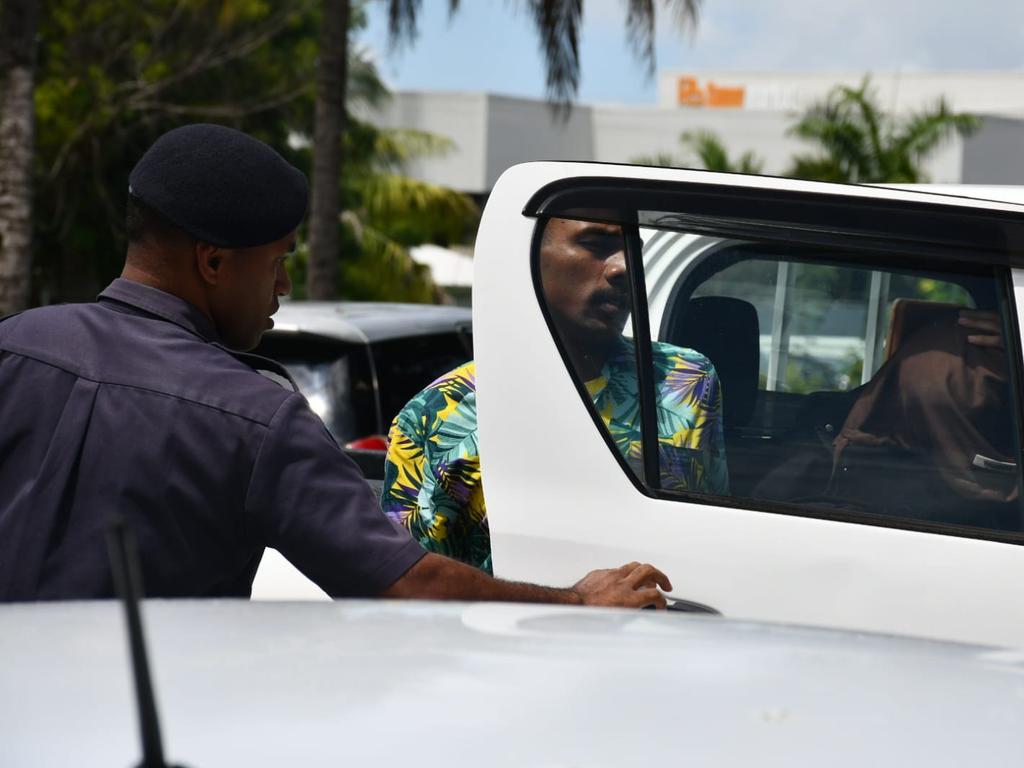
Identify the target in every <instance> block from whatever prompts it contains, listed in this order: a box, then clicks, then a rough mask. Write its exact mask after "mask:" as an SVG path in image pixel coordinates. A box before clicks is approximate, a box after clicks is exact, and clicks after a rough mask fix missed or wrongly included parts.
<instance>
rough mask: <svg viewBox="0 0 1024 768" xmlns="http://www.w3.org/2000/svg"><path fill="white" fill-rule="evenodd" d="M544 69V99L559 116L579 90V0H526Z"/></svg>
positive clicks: (564, 113) (580, 4)
mask: <svg viewBox="0 0 1024 768" xmlns="http://www.w3.org/2000/svg"><path fill="white" fill-rule="evenodd" d="M528 7H529V10H530V16H531V18H532V19H533V23H534V27H535V28H536V30H537V35H538V37H539V39H540V50H541V53H542V54H543V56H544V64H545V67H546V70H547V77H546V81H547V82H546V85H547V92H548V98H549V99H550V100H551V101H552V102H553V103H554V104H555V107H556V109H557V110H558V111H559V112H560V113H561V114H562V115H563V116H565V115H567V114H568V108H569V104H570V103H571V102H572V99H573V97H575V95H576V92H577V91H578V90H579V84H580V50H579V34H580V26H581V24H582V22H583V0H529V2H528Z"/></svg>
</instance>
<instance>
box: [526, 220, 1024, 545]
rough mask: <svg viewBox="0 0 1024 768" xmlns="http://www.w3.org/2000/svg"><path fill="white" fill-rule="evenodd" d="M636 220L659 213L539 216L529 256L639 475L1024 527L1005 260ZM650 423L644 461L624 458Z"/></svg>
mask: <svg viewBox="0 0 1024 768" xmlns="http://www.w3.org/2000/svg"><path fill="white" fill-rule="evenodd" d="M587 218H588V219H592V218H593V219H600V212H599V211H591V212H588V214H587ZM611 218H612V217H609V219H611ZM616 220H617V221H620V222H621V221H628V218H627V217H623V216H619V217H618V218H617V219H616ZM634 220H639V221H640V222H644V223H652V222H653V223H657V224H658V225H659V227H658V228H654V227H650V226H643V227H640V228H637V227H636V225H631V224H628V223H626V224H604V225H596V224H593V223H588V222H584V221H568V220H560V219H551V220H549V221H547V222H545V221H544V220H541V222H540V224H539V226H544V227H545V232H544V233H543V236H542V237H541V238H539V240H538V242H539V243H540V246H539V248H538V252H537V253H536V254H535V259H536V269H537V274H538V277H539V278H540V279H539V283H540V288H541V294H542V300H543V301H544V303H545V306H546V308H547V311H548V315H549V318H550V321H551V326H552V330H553V331H554V333H555V335H556V337H558V339H559V341H560V345H561V347H562V350H563V356H564V358H565V360H566V362H567V365H568V367H569V368H570V370H571V371H572V373H573V375H574V378H575V379H576V381H577V384H578V385H579V389H580V391H581V394H582V395H583V396H584V397H583V399H584V404H585V405H586V406H587V407H589V408H590V409H591V412H592V413H593V414H594V416H595V423H597V425H598V428H599V429H601V430H602V431H603V432H604V434H605V435H606V436H607V437H608V438H609V440H608V442H609V443H610V445H611V446H612V448H613V450H614V451H615V452H616V453H617V454H619V455H620V456H621V457H622V458H623V459H624V463H625V464H626V465H627V467H628V470H629V471H630V472H631V474H632V475H633V476H634V477H635V478H637V479H638V481H640V482H645V478H647V481H649V479H650V478H651V477H652V476H653V477H656V478H657V479H658V480H657V481H656V482H654V483H651V482H648V485H651V486H653V487H655V488H657V487H658V485H659V483H660V489H661V491H664V492H668V493H667V496H668V497H670V498H671V497H678V498H681V499H690V500H692V499H699V498H700V495H702V494H705V495H714V496H723V495H727V496H730V497H733V498H734V499H735V500H736V503H739V504H741V505H742V506H746V507H751V508H755V509H764V510H769V511H783V512H785V511H789V512H794V513H797V514H807V515H820V516H824V517H831V518H837V519H852V520H857V521H864V522H874V523H876V524H882V525H885V524H892V525H898V526H901V527H905V526H907V525H921V524H926V525H927V526H929V530H934V531H937V532H956V530H957V528H955V527H959V528H960V529H962V530H963V531H964V532H965V533H966V534H967V535H980V534H977V533H970V532H969V531H968V529H970V531H981V530H990V531H999V532H1014V533H1016V532H1021V531H1024V525H1022V508H1021V502H1020V493H1019V490H1020V482H1021V472H1020V466H1019V458H1020V443H1019V432H1018V424H1019V417H1018V414H1017V407H1016V400H1015V397H1014V396H1013V389H1012V387H1011V379H1013V380H1015V379H1014V377H1015V376H1016V375H1017V374H1016V371H1015V370H1014V368H1013V365H1012V358H1011V356H1010V354H1009V352H1008V347H1009V346H1010V345H1009V344H1008V338H1009V330H1008V329H1010V328H1011V327H1012V326H1011V324H1010V322H1011V321H1010V314H1009V310H1008V307H1007V304H1006V299H1005V294H1004V290H1003V284H1002V281H1003V280H1005V275H1004V274H1003V273H1002V272H999V271H997V270H995V269H992V268H983V267H980V266H970V267H966V266H964V267H955V266H948V265H949V262H945V263H946V264H947V266H944V267H942V269H941V271H939V270H937V269H935V268H934V264H935V263H936V262H932V261H926V260H923V259H914V260H908V259H906V258H905V257H901V256H900V254H899V253H888V252H885V251H884V250H877V251H868V250H866V249H864V248H859V249H858V250H857V251H845V250H844V249H843V247H842V246H843V242H842V240H841V239H840V240H838V241H837V242H836V244H835V245H834V246H830V247H821V246H817V245H815V246H810V245H807V244H806V243H793V244H786V243H784V242H781V241H780V238H779V236H778V233H777V232H773V233H771V234H772V238H771V240H770V241H768V240H765V241H758V240H752V239H750V236H751V229H752V228H751V227H749V226H746V227H744V229H743V235H744V237H743V238H730V237H727V236H723V235H710V234H706V233H698V232H689V231H685V230H681V229H680V228H673V229H668V228H665V226H666V219H665V217H664V216H662V215H661V214H654V213H651V214H645V213H644V212H640V213H639V215H638V216H637V217H636V218H635V219H634ZM566 221H568V223H565V224H562V223H559V222H566ZM602 227H603V232H604V234H602V235H600V236H594V239H592V240H588V239H587V237H581V236H576V235H575V234H573V233H575V232H585V231H588V230H589V231H591V232H594V231H595V228H602ZM717 228H718V229H722V227H721V226H718V227H717ZM631 238H632V240H631ZM630 242H636V243H637V246H636V248H633V249H631V248H630V247H628V246H627V243H630ZM634 253H636V255H633V254H634ZM570 257H571V258H570ZM923 264H924V265H927V268H924V267H922V266H915V265H923ZM556 267H557V268H556ZM641 287H642V288H643V290H644V295H646V306H641V307H633V306H632V305H631V304H630V302H629V296H630V295H631V294H630V291H631V289H633V290H639V289H640V288H641ZM634 310H637V311H634ZM645 316H646V318H647V320H648V322H647V323H646V325H645V326H643V327H642V326H641V323H642V322H643V320H644V318H645ZM638 318H639V319H638ZM643 338H647V339H650V346H649V350H648V354H647V355H646V358H647V362H646V363H644V360H643V358H644V357H645V355H643V354H640V344H639V342H638V341H636V340H637V339H643ZM644 382H646V383H644ZM644 387H648V389H647V390H646V391H648V392H649V395H648V399H649V400H650V401H652V402H653V409H651V408H648V411H647V412H648V413H651V414H652V416H651V417H645V416H644V409H643V408H641V407H640V403H641V401H642V400H643V397H642V396H641V393H643V392H644V391H645V389H644ZM652 436H654V438H655V440H656V442H655V443H653V444H656V445H657V459H658V462H657V475H651V474H649V473H648V474H645V472H644V467H643V462H642V461H641V459H642V456H643V454H642V450H641V448H642V446H643V445H644V444H645V439H646V444H652V439H651V438H652ZM649 463H650V462H648V464H649ZM676 494H679V495H678V496H676ZM695 494H696V495H695ZM936 524H938V525H936ZM950 526H954V527H950Z"/></svg>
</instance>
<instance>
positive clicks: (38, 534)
mask: <svg viewBox="0 0 1024 768" xmlns="http://www.w3.org/2000/svg"><path fill="white" fill-rule="evenodd" d="M113 514H118V515H120V516H122V517H124V518H125V519H126V520H127V522H128V524H129V526H130V527H131V528H132V529H133V530H134V531H135V534H136V538H137V539H138V543H139V552H140V557H141V561H142V569H143V581H144V585H145V589H146V594H147V595H150V596H214V595H219V596H225V595H228V596H229V595H242V596H246V595H248V594H249V593H250V591H251V587H252V579H253V575H254V574H255V571H256V567H257V565H258V564H259V559H260V557H261V555H262V554H263V548H264V547H265V546H269V547H274V548H275V549H277V550H279V551H280V552H281V553H282V554H284V556H285V557H287V558H288V559H289V560H291V561H292V562H293V563H294V564H295V565H296V566H297V567H298V568H299V569H300V570H302V571H303V573H305V574H306V575H307V576H308V577H309V578H311V579H312V580H313V581H315V582H316V583H317V584H319V585H320V586H321V587H322V588H323V589H324V590H326V591H327V592H328V593H329V594H331V595H334V596H357V595H373V594H375V593H377V592H380V591H381V590H383V589H385V588H387V587H388V586H390V585H391V584H392V583H394V582H395V581H396V580H397V579H398V578H399V577H400V576H401V575H402V574H403V573H405V572H406V571H407V570H408V569H409V568H410V567H411V566H412V565H413V564H414V563H415V562H416V561H417V560H418V559H419V558H420V557H422V555H423V550H422V548H421V547H420V546H419V544H417V543H416V542H415V541H414V540H413V539H412V538H411V537H410V536H409V534H408V533H407V532H406V531H404V530H403V529H402V528H400V527H398V526H396V525H394V524H393V523H391V521H390V520H389V519H388V518H387V517H386V516H385V515H384V514H383V513H382V512H381V511H380V507H379V504H378V501H377V499H376V498H375V496H374V494H373V492H372V491H371V490H370V488H369V486H367V484H366V482H365V481H364V480H363V477H362V475H361V473H360V471H359V469H358V468H357V467H356V466H355V464H354V463H353V462H352V461H351V460H350V459H348V458H347V457H346V456H345V455H344V454H343V453H342V452H341V450H340V449H339V448H338V446H337V444H336V443H335V442H334V440H333V438H332V437H331V436H330V435H329V433H328V432H327V430H326V429H325V428H324V425H323V423H322V422H321V421H320V419H319V418H318V417H317V416H316V414H314V413H313V412H312V411H311V410H310V409H309V407H308V406H307V404H306V401H305V399H304V398H303V397H302V396H301V395H300V394H297V393H296V392H293V391H291V390H289V389H285V388H283V387H282V386H280V385H279V384H277V383H275V382H274V381H272V380H271V379H269V378H267V377H265V376H262V375H260V374H259V373H257V372H256V371H255V370H254V369H253V367H251V365H249V364H247V363H246V362H245V356H244V355H237V354H234V353H231V352H228V351H227V350H226V349H224V348H223V347H221V346H219V345H218V343H217V334H216V331H215V330H214V328H213V325H212V323H211V322H210V321H209V319H208V318H207V317H206V316H205V315H203V314H202V313H201V312H200V311H199V310H198V309H197V308H195V307H194V306H192V305H190V304H188V303H187V302H185V301H183V300H181V299H179V298H177V297H175V296H172V295H171V294H168V293H164V292H163V291H159V290H156V289H154V288H150V287H147V286H144V285H141V284H138V283H133V282H130V281H127V280H115V281H114V282H113V283H112V284H111V285H110V286H109V287H108V288H107V289H106V290H105V291H104V292H103V293H102V294H101V295H100V298H99V301H98V302H96V303H94V304H69V305H64V306H54V307H43V308H40V309H34V310H30V311H28V312H24V313H22V314H20V315H15V316H13V317H11V318H9V319H7V320H5V321H3V322H0V599H3V600H34V599H67V598H97V597H110V596H112V595H113V582H112V577H111V573H110V567H109V565H108V560H107V551H106V542H105V538H104V535H105V527H106V523H107V521H108V519H109V518H110V516H111V515H113Z"/></svg>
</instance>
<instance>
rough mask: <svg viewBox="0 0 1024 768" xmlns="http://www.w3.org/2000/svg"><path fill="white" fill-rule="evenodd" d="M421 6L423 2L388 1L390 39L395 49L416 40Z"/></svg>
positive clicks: (410, 0)
mask: <svg viewBox="0 0 1024 768" xmlns="http://www.w3.org/2000/svg"><path fill="white" fill-rule="evenodd" d="M421 4H422V0H388V39H389V42H390V44H391V46H392V47H393V48H397V47H398V46H400V45H401V44H402V43H407V42H412V41H413V40H415V39H416V35H417V33H418V31H419V30H418V28H417V22H418V21H419V18H418V17H419V12H420V5H421Z"/></svg>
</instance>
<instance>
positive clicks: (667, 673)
mask: <svg viewBox="0 0 1024 768" xmlns="http://www.w3.org/2000/svg"><path fill="white" fill-rule="evenodd" d="M144 618H145V622H146V631H147V635H148V640H149V646H150V660H151V664H152V667H153V678H154V683H155V690H156V695H157V709H158V711H159V714H160V718H161V724H162V731H163V743H164V752H165V754H166V755H167V758H168V762H169V763H170V764H174V765H179V764H181V765H189V766H196V767H197V768H202V766H252V768H258V767H259V766H275V767H279V766H304V767H305V768H316V767H317V766H331V768H336V767H337V766H409V765H415V766H422V768H432V767H433V766H437V767H438V768H442V767H443V768H460V767H461V766H474V768H475V767H476V766H479V765H480V764H481V763H485V764H487V765H489V766H494V768H504V767H505V766H508V767H509V768H513V767H514V768H521V767H522V766H540V767H544V766H548V767H556V766H565V767H567V766H586V767H587V768H600V767H601V766H608V767H609V768H611V767H612V766H614V767H615V768H621V767H622V766H633V765H637V766H650V767H651V768H655V767H656V766H678V765H698V766H707V767H708V768H714V767H715V766H722V767H728V768H733V767H734V766H744V765H758V766H765V768H768V767H770V766H808V767H810V766H814V767H815V768H818V766H833V767H835V768H846V767H847V766H849V767H850V768H854V767H856V768H863V767H864V766H871V765H893V766H896V765H900V766H902V765H925V766H929V768H944V767H945V766H950V767H954V766H956V767H959V766H965V765H976V764H984V765H986V766H992V767H993V768H996V767H999V766H1016V765H1018V764H1019V763H1020V723H1021V721H1022V720H1024V655H1022V654H1021V653H1019V652H1008V651H1001V650H993V649H987V648H980V647H972V646H959V645H949V644H944V643H935V642H920V641H914V640H907V639H902V638H891V637H876V636H871V635H863V634H847V633H841V632H832V631H819V630H811V629H805V628H795V627H780V626H772V625H758V624H750V623H742V622H734V621H729V620H723V619H717V618H697V617H687V616H681V615H678V614H664V613H660V614H655V613H654V612H646V611H645V612H639V611H613V610H598V609H581V608H570V607H558V606H529V605H495V604H476V605H463V604H457V603H448V604H439V603H417V602H385V601H371V602H352V601H342V602H338V603H334V604H304V605H303V604H252V603H246V602H244V601H204V602H170V601H148V602H147V603H146V604H145V606H144ZM0 654H2V656H3V658H4V659H5V660H6V663H4V664H3V665H0V690H3V691H4V693H5V695H4V696H2V697H0V762H2V763H3V765H4V766H5V768H21V767H22V766H62V765H74V766H81V767H82V768H89V767H90V766H95V767H96V768H110V767H111V766H130V765H136V764H138V762H139V758H140V755H141V749H140V745H139V737H138V728H137V719H136V713H135V711H134V699H133V691H132V687H131V680H130V676H129V675H130V672H129V659H128V655H127V643H126V642H125V638H124V629H123V619H122V615H121V608H120V606H119V605H118V604H117V603H114V602H93V603H64V604H37V605H11V606H3V607H2V608H0Z"/></svg>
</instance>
